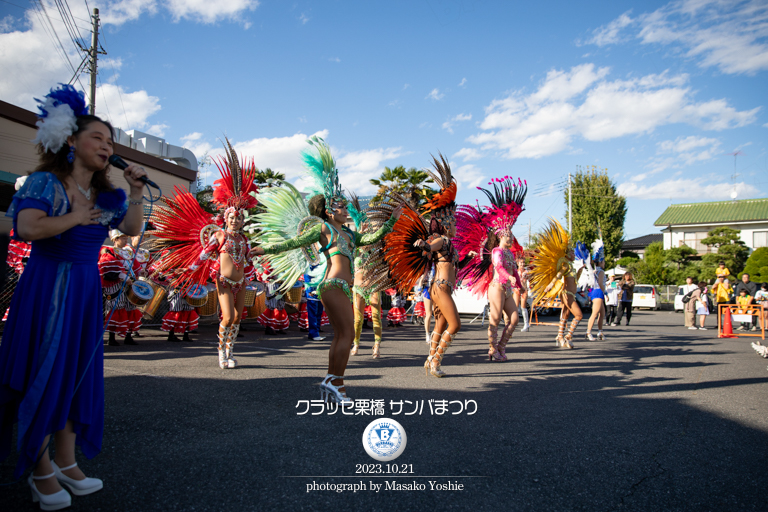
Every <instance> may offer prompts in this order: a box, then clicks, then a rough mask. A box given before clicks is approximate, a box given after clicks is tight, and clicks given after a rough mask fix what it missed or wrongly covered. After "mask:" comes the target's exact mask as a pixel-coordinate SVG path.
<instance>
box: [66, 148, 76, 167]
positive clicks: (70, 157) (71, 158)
mask: <svg viewBox="0 0 768 512" xmlns="http://www.w3.org/2000/svg"><path fill="white" fill-rule="evenodd" d="M74 161H75V146H69V153H67V162H69V163H70V164H71V163H72V162H74Z"/></svg>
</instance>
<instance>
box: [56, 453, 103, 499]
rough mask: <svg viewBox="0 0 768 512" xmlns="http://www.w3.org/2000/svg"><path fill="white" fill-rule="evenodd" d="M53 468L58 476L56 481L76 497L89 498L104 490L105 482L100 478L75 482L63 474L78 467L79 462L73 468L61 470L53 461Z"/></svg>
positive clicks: (68, 467)
mask: <svg viewBox="0 0 768 512" xmlns="http://www.w3.org/2000/svg"><path fill="white" fill-rule="evenodd" d="M51 466H53V473H54V474H55V475H56V479H57V480H58V481H59V482H60V483H62V484H64V485H66V486H67V487H68V488H69V490H70V491H71V492H72V494H74V495H75V496H87V495H89V494H93V493H94V492H96V491H100V490H102V489H103V488H104V482H102V481H101V480H100V479H98V478H84V479H83V480H75V479H74V478H69V477H68V476H67V475H65V474H64V473H62V471H66V470H68V469H72V468H74V467H76V466H77V462H75V463H74V464H72V465H71V466H67V467H65V468H60V467H59V466H57V465H56V463H55V462H54V461H51Z"/></svg>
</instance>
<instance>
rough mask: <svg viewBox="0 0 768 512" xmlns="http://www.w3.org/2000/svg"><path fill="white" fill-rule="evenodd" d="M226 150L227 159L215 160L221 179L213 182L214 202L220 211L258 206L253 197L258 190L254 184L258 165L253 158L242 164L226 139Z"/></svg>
mask: <svg viewBox="0 0 768 512" xmlns="http://www.w3.org/2000/svg"><path fill="white" fill-rule="evenodd" d="M224 140H225V143H226V144H225V146H224V150H225V151H226V153H227V157H226V158H224V157H219V158H216V159H214V163H215V164H216V167H218V169H219V173H221V178H220V179H218V180H216V181H214V182H213V202H214V204H216V206H218V207H219V209H227V210H228V209H229V208H234V209H236V210H247V209H249V208H254V207H255V206H256V205H258V204H259V203H258V201H257V200H256V198H255V197H253V196H252V195H251V192H257V191H258V188H257V187H256V184H255V183H254V179H255V178H256V164H255V163H254V161H253V158H251V159H246V160H245V161H244V162H242V163H241V162H240V160H239V159H238V157H237V153H236V152H235V150H234V148H233V147H232V144H230V143H229V139H227V138H226V137H225V138H224Z"/></svg>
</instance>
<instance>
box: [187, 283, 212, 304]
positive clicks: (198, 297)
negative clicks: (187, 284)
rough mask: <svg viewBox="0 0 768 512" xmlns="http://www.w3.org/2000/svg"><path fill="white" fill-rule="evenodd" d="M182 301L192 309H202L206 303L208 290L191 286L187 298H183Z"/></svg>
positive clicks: (203, 287)
mask: <svg viewBox="0 0 768 512" xmlns="http://www.w3.org/2000/svg"><path fill="white" fill-rule="evenodd" d="M184 300H186V301H187V304H189V305H190V306H192V307H193V308H199V307H202V306H204V305H205V303H206V302H208V288H206V287H205V286H199V285H198V286H193V287H192V288H190V289H189V291H187V296H186V297H184Z"/></svg>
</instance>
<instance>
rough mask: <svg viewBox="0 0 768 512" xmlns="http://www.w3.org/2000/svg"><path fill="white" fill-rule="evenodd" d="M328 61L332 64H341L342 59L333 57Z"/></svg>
mask: <svg viewBox="0 0 768 512" xmlns="http://www.w3.org/2000/svg"><path fill="white" fill-rule="evenodd" d="M328 60H329V61H331V62H341V59H340V58H338V57H331V58H329V59H328Z"/></svg>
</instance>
